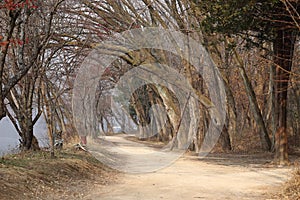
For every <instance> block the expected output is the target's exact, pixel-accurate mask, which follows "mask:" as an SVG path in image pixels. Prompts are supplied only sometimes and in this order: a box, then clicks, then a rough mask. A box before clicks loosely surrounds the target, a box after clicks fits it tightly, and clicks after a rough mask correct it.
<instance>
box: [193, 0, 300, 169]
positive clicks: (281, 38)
mask: <svg viewBox="0 0 300 200" xmlns="http://www.w3.org/2000/svg"><path fill="white" fill-rule="evenodd" d="M194 3H195V4H196V5H197V6H199V7H200V10H202V11H203V12H205V13H204V14H205V19H204V20H203V23H202V25H203V28H204V30H206V31H208V32H210V33H214V32H218V33H222V34H225V35H227V36H232V35H242V37H243V38H245V40H246V41H247V42H248V43H247V46H248V47H250V46H253V45H255V46H260V45H261V44H262V43H263V41H270V42H272V43H273V62H274V65H275V67H276V75H275V76H276V79H277V80H276V82H275V89H276V100H277V104H276V106H275V108H276V111H277V117H276V118H277V123H276V124H277V131H276V137H275V149H276V154H275V161H276V162H277V163H279V164H285V163H286V162H287V161H288V154H287V150H288V149H287V145H288V144H287V117H286V116H287V91H288V83H289V76H290V71H291V67H292V59H293V51H294V45H295V39H296V36H297V35H298V34H299V31H300V29H299V21H300V19H299V17H297V15H296V14H297V13H298V12H299V11H300V3H299V2H298V1H288V0H268V1H264V2H261V1H254V0H253V1H233V0H229V1H214V0H213V1H205V0H204V1H198V0H194Z"/></svg>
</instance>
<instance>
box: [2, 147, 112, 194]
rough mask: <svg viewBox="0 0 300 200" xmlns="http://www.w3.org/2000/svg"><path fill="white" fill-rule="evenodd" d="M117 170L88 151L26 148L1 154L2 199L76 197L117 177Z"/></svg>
mask: <svg viewBox="0 0 300 200" xmlns="http://www.w3.org/2000/svg"><path fill="white" fill-rule="evenodd" d="M116 175H117V172H116V171H114V170H111V169H109V168H107V167H106V166H104V165H102V164H101V163H100V162H99V161H98V160H96V159H95V158H94V157H93V156H91V155H90V154H88V153H86V152H81V151H75V150H63V151H61V152H57V153H56V158H51V157H50V154H49V152H45V151H36V152H23V153H19V154H15V155H9V156H4V157H2V158H0V188H1V195H0V199H75V198H82V197H83V196H85V195H86V194H88V193H89V191H90V190H92V189H93V188H92V187H95V186H99V185H100V186H101V185H106V184H109V183H110V182H113V181H115V180H116Z"/></svg>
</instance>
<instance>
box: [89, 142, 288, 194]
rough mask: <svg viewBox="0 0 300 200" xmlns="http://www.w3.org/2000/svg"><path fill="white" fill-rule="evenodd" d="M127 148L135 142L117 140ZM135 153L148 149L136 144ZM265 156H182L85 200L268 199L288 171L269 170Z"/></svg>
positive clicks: (122, 179)
mask: <svg viewBox="0 0 300 200" xmlns="http://www.w3.org/2000/svg"><path fill="white" fill-rule="evenodd" d="M117 141H118V142H122V143H123V144H124V145H125V144H126V145H125V146H126V147H127V148H128V146H130V147H133V146H134V143H132V142H124V140H123V139H121V140H120V139H118V140H117ZM134 147H136V148H135V150H140V151H142V150H145V149H144V148H147V150H149V149H148V148H149V147H144V146H143V145H140V144H137V145H136V146H134ZM121 148H122V147H121ZM264 157H265V156H261V157H249V156H240V155H229V156H228V155H222V156H221V157H220V156H219V155H211V156H209V157H207V158H205V159H202V160H199V159H198V158H197V157H195V156H189V155H184V156H182V157H181V158H180V159H178V160H177V161H176V162H175V163H173V164H172V165H171V166H169V167H166V168H164V169H162V170H159V171H157V172H153V173H143V174H142V173H141V174H123V175H121V177H120V180H119V181H118V183H117V184H114V185H108V186H105V187H95V189H94V190H93V192H91V193H90V194H89V195H88V196H86V198H85V199H95V200H98V199H99V200H100V199H101V200H118V199H120V200H121V199H122V200H141V199H142V200H157V199H169V200H180V199H184V200H185V199H186V200H189V199H270V198H268V196H269V194H267V193H270V192H272V191H274V187H276V186H279V185H280V184H281V183H283V182H284V181H286V180H287V179H288V174H289V172H290V170H291V169H289V168H269V167H266V166H265V165H264V164H263V163H265V162H266V159H265V158H264Z"/></svg>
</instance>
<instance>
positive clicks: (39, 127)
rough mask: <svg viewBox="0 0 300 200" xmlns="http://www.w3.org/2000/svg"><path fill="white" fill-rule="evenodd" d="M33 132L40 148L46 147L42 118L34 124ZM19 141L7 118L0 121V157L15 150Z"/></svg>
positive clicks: (45, 131) (45, 130) (45, 132)
mask: <svg viewBox="0 0 300 200" xmlns="http://www.w3.org/2000/svg"><path fill="white" fill-rule="evenodd" d="M33 132H34V135H35V136H36V137H37V139H38V141H39V145H40V146H41V147H46V146H48V144H49V143H48V137H47V127H46V123H45V120H44V119H43V118H42V117H41V118H40V119H39V120H38V121H37V123H36V124H35V126H34V131H33ZM19 139H20V136H19V135H18V133H17V131H16V130H15V128H14V126H13V125H12V123H11V122H10V120H9V119H8V118H7V117H5V118H3V119H2V120H0V156H1V155H4V154H7V153H9V152H11V151H12V150H15V149H16V148H17V147H18V145H19Z"/></svg>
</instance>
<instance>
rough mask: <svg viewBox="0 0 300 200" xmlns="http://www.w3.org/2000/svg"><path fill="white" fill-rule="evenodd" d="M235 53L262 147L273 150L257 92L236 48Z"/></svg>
mask: <svg viewBox="0 0 300 200" xmlns="http://www.w3.org/2000/svg"><path fill="white" fill-rule="evenodd" d="M234 53H235V57H236V59H237V62H238V65H239V72H240V75H241V77H242V79H243V83H244V86H245V88H246V92H247V96H248V99H249V102H250V107H251V111H252V113H253V115H254V119H255V122H256V124H257V126H258V127H259V136H260V140H261V145H262V148H263V149H264V150H267V151H269V150H271V140H270V138H269V135H268V131H267V128H266V125H265V122H264V120H263V117H262V114H261V111H260V109H259V107H258V103H257V100H256V95H255V92H254V90H253V88H252V85H251V82H250V80H249V78H248V76H247V74H246V70H245V68H244V64H243V62H242V61H241V59H240V57H239V55H238V54H237V52H236V50H234Z"/></svg>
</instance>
